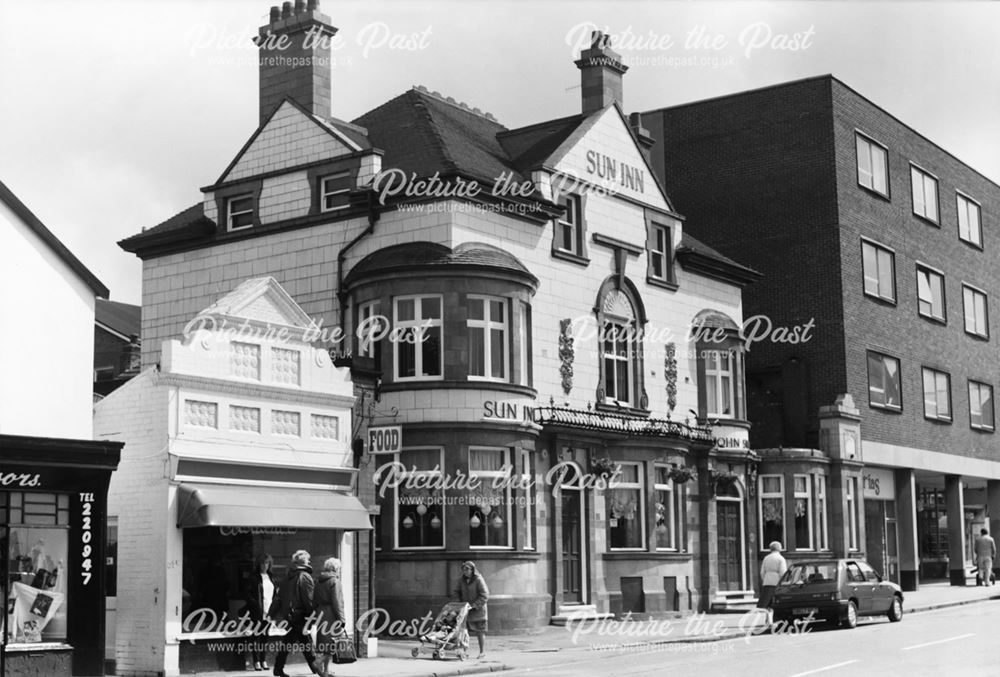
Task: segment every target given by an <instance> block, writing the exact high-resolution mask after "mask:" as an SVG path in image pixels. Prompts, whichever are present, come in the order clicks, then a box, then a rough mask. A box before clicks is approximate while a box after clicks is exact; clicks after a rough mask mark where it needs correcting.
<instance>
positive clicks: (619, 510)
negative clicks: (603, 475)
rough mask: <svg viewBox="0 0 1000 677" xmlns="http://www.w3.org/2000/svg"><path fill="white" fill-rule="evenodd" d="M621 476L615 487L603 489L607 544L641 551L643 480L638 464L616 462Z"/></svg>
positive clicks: (643, 530)
mask: <svg viewBox="0 0 1000 677" xmlns="http://www.w3.org/2000/svg"><path fill="white" fill-rule="evenodd" d="M618 465H619V466H620V468H621V475H620V477H619V479H618V480H617V481H616V482H612V483H610V485H611V486H613V487H614V488H608V489H607V490H606V491H605V501H606V504H605V509H606V510H607V517H608V541H609V543H608V545H609V547H610V549H611V550H641V549H642V548H644V547H645V543H644V536H645V533H644V532H645V529H644V528H643V507H644V505H645V500H644V497H643V494H644V491H643V488H644V487H645V483H644V482H643V478H642V468H641V467H640V466H639V464H638V463H619V464H618Z"/></svg>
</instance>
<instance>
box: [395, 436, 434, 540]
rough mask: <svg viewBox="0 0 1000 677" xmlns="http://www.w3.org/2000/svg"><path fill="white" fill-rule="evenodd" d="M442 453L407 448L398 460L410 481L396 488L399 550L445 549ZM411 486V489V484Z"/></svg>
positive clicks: (398, 456) (430, 449)
mask: <svg viewBox="0 0 1000 677" xmlns="http://www.w3.org/2000/svg"><path fill="white" fill-rule="evenodd" d="M442 453H443V452H442V450H441V449H439V448H429V449H403V450H402V451H401V452H399V453H398V454H396V460H397V461H398V462H399V463H401V464H402V465H403V467H405V468H406V472H405V478H406V479H410V478H412V480H413V481H412V482H407V481H406V479H404V480H403V481H401V482H399V483H398V486H397V487H396V488H395V490H394V491H395V517H396V519H395V522H396V547H397V548H442V547H444V491H443V490H441V489H438V488H433V487H435V485H436V484H440V483H441V482H443V477H442V470H441V468H442V467H443V466H442V458H441V456H442ZM408 484H409V485H410V486H407V485H408Z"/></svg>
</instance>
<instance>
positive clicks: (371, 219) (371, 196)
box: [337, 190, 379, 326]
mask: <svg viewBox="0 0 1000 677" xmlns="http://www.w3.org/2000/svg"><path fill="white" fill-rule="evenodd" d="M365 196H366V199H367V202H368V227H367V228H365V229H364V230H363V231H361V232H360V233H359V234H358V235H357V237H355V238H354V239H353V240H351V241H350V242H348V243H347V244H346V245H344V247H343V248H342V249H341V250H340V253H338V254H337V302H338V309H339V312H340V324H341V326H343V325H344V324H345V322H344V301H345V300H346V299H347V292H346V291H344V259H346V258H347V252H349V251H351V249H353V248H354V245H356V244H358V243H359V242H361V240H363V239H364V238H365V237H367V236H368V235H370V234H371V233H372V231H374V230H375V222H376V221H378V220H379V211H378V207H377V205H376V202H375V192H374V191H372V190H368V191H366V193H365Z"/></svg>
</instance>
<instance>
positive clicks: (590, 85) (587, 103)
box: [576, 31, 628, 115]
mask: <svg viewBox="0 0 1000 677" xmlns="http://www.w3.org/2000/svg"><path fill="white" fill-rule="evenodd" d="M610 41H611V36H610V35H606V34H604V33H603V32H601V31H593V32H592V33H591V34H590V49H587V50H584V51H583V52H581V53H580V58H579V59H578V60H577V61H576V66H577V68H579V69H580V93H581V98H582V101H583V114H584V115H590V114H591V113H593V112H595V111H599V110H603V109H604V108H605V107H607V106H609V105H611V104H612V103H617V104H618V105H619V106H622V105H623V97H622V75H624V74H625V71H627V70H628V66H626V65H625V64H623V63H622V62H621V57H620V56H619V55H618V54H617V53H615V51H614V50H613V49H611V47H610V46H609V43H610Z"/></svg>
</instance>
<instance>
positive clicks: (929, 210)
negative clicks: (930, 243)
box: [910, 165, 939, 223]
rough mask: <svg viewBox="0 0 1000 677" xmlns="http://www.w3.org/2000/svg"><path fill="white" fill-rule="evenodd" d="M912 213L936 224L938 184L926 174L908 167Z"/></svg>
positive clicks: (911, 166)
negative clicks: (911, 194)
mask: <svg viewBox="0 0 1000 677" xmlns="http://www.w3.org/2000/svg"><path fill="white" fill-rule="evenodd" d="M910 187H911V190H912V193H913V213H914V214H916V215H917V216H922V217H923V218H925V219H927V220H928V221H933V222H934V223H938V220H939V219H938V182H937V179H935V178H934V177H933V176H931V175H930V174H928V173H927V172H925V171H923V170H920V169H917V168H916V167H914V166H913V165H910Z"/></svg>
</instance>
